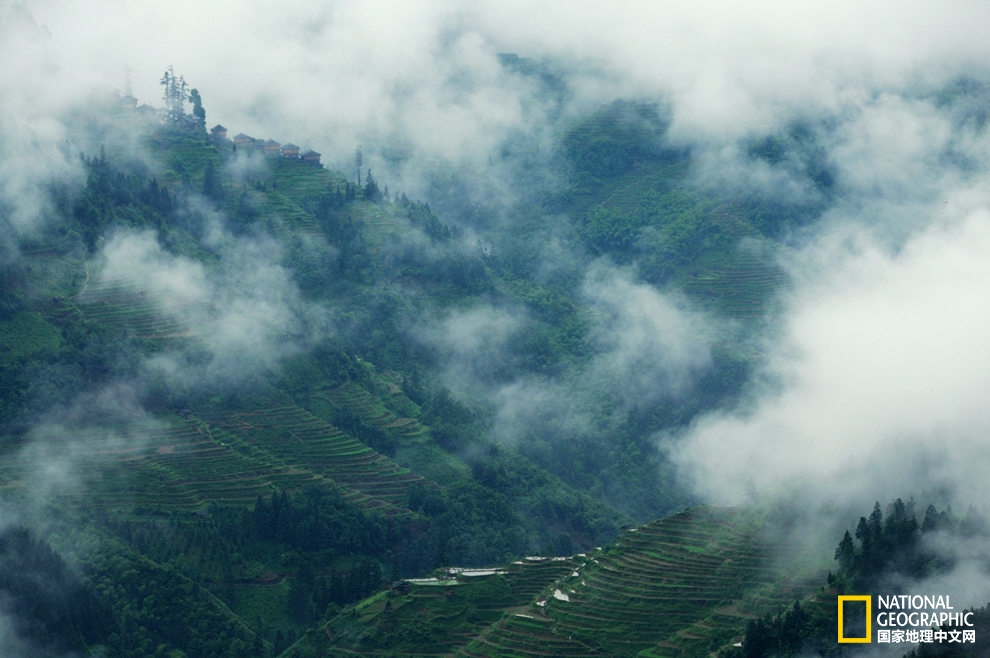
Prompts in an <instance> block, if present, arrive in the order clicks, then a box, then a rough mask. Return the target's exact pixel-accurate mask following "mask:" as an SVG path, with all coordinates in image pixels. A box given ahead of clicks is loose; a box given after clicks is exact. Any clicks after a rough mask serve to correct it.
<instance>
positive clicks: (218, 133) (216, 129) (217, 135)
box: [210, 123, 227, 142]
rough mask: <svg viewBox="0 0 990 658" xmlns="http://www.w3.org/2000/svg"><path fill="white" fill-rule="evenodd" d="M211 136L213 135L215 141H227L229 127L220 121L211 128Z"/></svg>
mask: <svg viewBox="0 0 990 658" xmlns="http://www.w3.org/2000/svg"><path fill="white" fill-rule="evenodd" d="M210 136H212V137H213V141H215V142H225V141H227V129H226V128H224V127H223V126H221V125H220V124H219V123H218V124H217V125H215V126H213V127H212V128H210Z"/></svg>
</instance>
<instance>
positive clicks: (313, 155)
mask: <svg viewBox="0 0 990 658" xmlns="http://www.w3.org/2000/svg"><path fill="white" fill-rule="evenodd" d="M300 157H301V158H302V161H303V162H305V163H306V164H310V165H313V166H314V167H319V166H320V154H319V153H317V152H316V151H314V150H313V149H310V150H308V151H306V152H305V153H303V154H302V155H301V156H300Z"/></svg>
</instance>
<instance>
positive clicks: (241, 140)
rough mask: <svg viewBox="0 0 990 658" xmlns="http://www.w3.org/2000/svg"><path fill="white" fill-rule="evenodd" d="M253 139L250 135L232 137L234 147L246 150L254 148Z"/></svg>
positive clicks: (239, 134) (241, 134)
mask: <svg viewBox="0 0 990 658" xmlns="http://www.w3.org/2000/svg"><path fill="white" fill-rule="evenodd" d="M254 142H255V139H254V137H251V136H250V135H245V134H244V133H237V134H236V135H234V146H236V147H237V148H238V149H246V148H251V147H253V146H254Z"/></svg>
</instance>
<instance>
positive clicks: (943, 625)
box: [838, 594, 976, 644]
mask: <svg viewBox="0 0 990 658" xmlns="http://www.w3.org/2000/svg"><path fill="white" fill-rule="evenodd" d="M876 602H877V605H876V610H877V613H876V616H874V615H873V596H872V595H870V594H845V595H840V596H839V598H838V607H839V610H838V612H839V615H838V617H839V633H838V641H839V643H840V644H869V643H871V642H873V627H874V626H876V629H877V633H876V641H877V642H878V643H892V644H896V643H914V644H929V643H938V644H942V643H945V644H953V643H959V644H972V643H975V642H976V630H975V629H974V628H973V622H972V616H973V613H972V612H965V611H964V612H955V611H954V609H953V607H952V605H951V603H950V600H949V597H948V596H920V595H909V594H894V595H886V596H885V595H879V594H878V595H877V596H876Z"/></svg>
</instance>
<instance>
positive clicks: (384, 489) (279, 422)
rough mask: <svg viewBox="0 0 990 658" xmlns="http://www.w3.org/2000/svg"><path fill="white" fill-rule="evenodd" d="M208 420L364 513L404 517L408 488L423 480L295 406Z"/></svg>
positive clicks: (219, 415) (225, 414) (215, 416)
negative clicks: (330, 487) (331, 488)
mask: <svg viewBox="0 0 990 658" xmlns="http://www.w3.org/2000/svg"><path fill="white" fill-rule="evenodd" d="M210 421H211V422H212V423H214V424H215V425H217V426H218V427H220V428H221V429H223V430H224V431H226V432H229V433H231V434H233V435H235V436H238V437H241V438H242V439H243V440H244V441H245V442H246V443H247V444H249V445H250V446H251V447H252V449H254V450H256V451H259V452H260V453H262V454H267V455H271V456H272V457H273V458H274V459H275V460H277V461H279V462H282V463H285V464H288V465H289V466H290V467H291V468H292V469H293V470H295V471H297V472H309V473H312V474H314V476H316V477H320V478H323V479H325V480H326V481H329V482H333V483H334V484H336V485H337V487H339V488H341V489H342V490H344V491H343V493H344V495H345V497H347V498H350V499H351V500H352V501H353V502H354V503H356V504H357V505H359V506H360V507H363V508H365V509H382V511H383V512H385V513H386V514H401V513H405V512H406V511H407V510H405V509H404V508H403V507H402V505H403V504H404V503H405V500H406V496H407V492H408V490H409V487H410V485H412V484H414V483H417V482H424V480H423V479H422V478H421V477H419V476H418V475H415V474H414V473H412V472H410V471H409V469H407V468H404V467H402V466H399V465H398V464H397V463H395V462H394V461H392V460H390V459H388V458H387V457H385V456H383V455H381V454H379V453H378V452H375V451H374V450H372V449H371V448H369V447H368V446H367V445H365V444H363V443H361V442H360V441H358V440H357V439H355V438H353V437H351V436H349V435H347V434H345V433H344V432H343V431H341V430H340V429H338V428H336V427H334V426H333V425H331V424H330V423H328V422H326V421H325V420H322V419H320V418H318V417H316V416H314V415H313V414H311V413H310V412H308V411H306V410H305V409H302V408H301V407H297V406H292V405H289V406H284V407H276V408H271V409H260V410H255V411H231V412H227V413H219V414H212V415H211V417H210Z"/></svg>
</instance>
